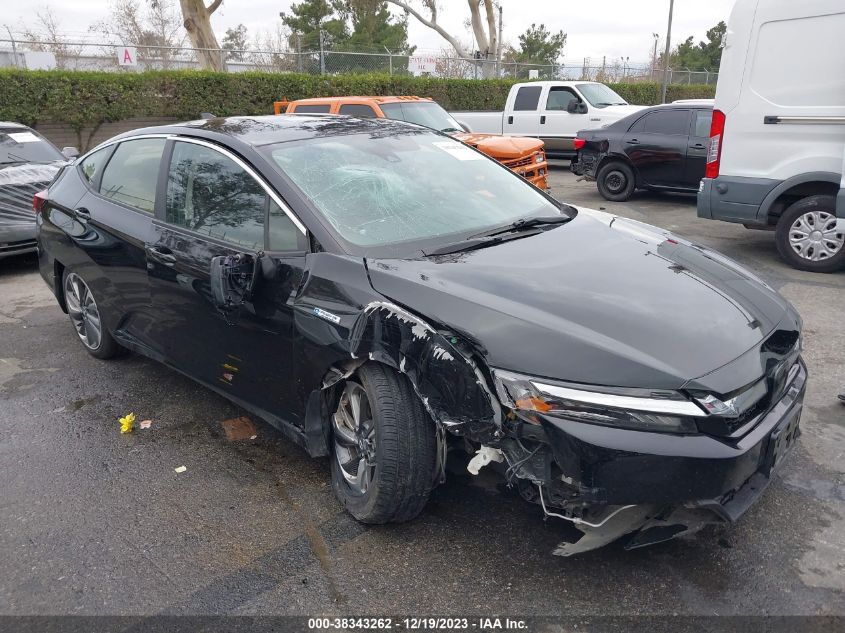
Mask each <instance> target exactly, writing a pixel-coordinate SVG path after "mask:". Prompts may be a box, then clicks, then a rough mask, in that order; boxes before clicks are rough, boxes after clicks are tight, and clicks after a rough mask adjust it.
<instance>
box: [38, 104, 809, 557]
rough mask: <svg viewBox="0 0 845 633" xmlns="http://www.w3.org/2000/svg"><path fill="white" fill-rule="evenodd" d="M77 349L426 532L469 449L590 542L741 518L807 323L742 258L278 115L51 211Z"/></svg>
mask: <svg viewBox="0 0 845 633" xmlns="http://www.w3.org/2000/svg"><path fill="white" fill-rule="evenodd" d="M34 206H35V208H36V209H37V212H38V214H37V222H38V245H39V260H40V269H41V274H42V276H43V277H44V279H45V281H46V282H47V283H48V284H49V286H50V287H51V288H52V290H53V291H54V292H55V295H56V299H57V300H58V303H59V305H60V306H61V308H62V310H64V311H65V312H67V314H68V316H69V317H70V321H71V323H72V325H73V330H74V332H75V333H76V335H77V337H78V338H79V340H80V341H81V342H82V344H83V345H84V346H85V348H86V349H87V350H88V351H89V352H90V353H91V354H93V355H94V356H96V357H98V358H103V359H105V358H110V357H113V356H116V355H118V354H120V353H122V352H124V351H125V350H131V351H133V352H137V353H140V354H144V355H146V356H149V357H151V358H153V359H156V360H158V361H161V362H162V363H164V364H166V365H168V366H170V367H172V368H174V369H176V370H178V371H180V372H182V373H184V374H186V375H187V376H190V377H191V378H193V379H194V380H196V381H198V382H200V383H202V384H203V385H205V386H207V387H208V388H209V389H212V390H214V391H216V392H219V393H221V394H223V395H224V396H226V397H227V398H229V399H231V400H232V401H234V402H235V403H237V404H239V405H240V406H242V407H243V408H245V409H247V410H249V411H251V412H253V413H254V414H256V415H257V416H260V417H262V418H263V419H265V420H267V421H268V422H270V423H271V424H273V425H274V426H276V427H278V428H279V429H280V430H281V431H282V432H283V433H285V435H286V436H287V437H289V438H290V440H291V441H293V442H295V443H297V444H299V445H300V446H302V447H303V448H304V449H305V450H306V451H307V452H308V453H309V454H310V455H312V456H315V457H316V456H330V461H331V470H332V483H333V487H334V490H335V492H336V493H337V497H338V499H340V501H341V503H342V504H343V505H344V506H345V507H346V508H347V509H348V511H349V512H351V513H352V515H353V516H355V517H356V518H357V519H358V520H360V521H364V522H367V523H385V522H391V521H406V520H409V519H412V518H414V517H415V516H416V515H417V514H419V512H420V511H421V510H422V509H423V507H424V506H425V504H426V501H427V499H428V497H429V493H430V492H431V490H432V489H433V488H434V487H435V486H436V485H437V484H438V483H439V482H442V481H443V479H444V477H445V472H446V471H445V463H446V459H447V455H448V454H449V452H450V451H466V452H467V453H469V454H470V455H472V458H471V459H470V460H469V464H468V469H469V471H470V472H473V473H477V472H478V470H479V469H480V468H483V467H486V468H491V469H496V470H497V471H498V472H500V473H501V475H502V476H503V477H504V478H505V479H506V480H507V481H508V483H509V484H510V485H512V486H513V487H515V488H516V489H517V490H518V491H519V492H520V494H521V495H522V496H523V497H524V498H525V499H526V500H527V501H529V502H531V503H535V504H537V505H538V506H539V507H541V508H542V511H543V512H544V513H545V514H547V515H550V516H555V517H559V518H560V519H562V520H566V521H569V522H572V523H574V524H575V525H576V526H577V527H578V528H579V529H580V530H581V531H582V532H583V533H584V535H583V536H582V537H581V538H580V540H578V541H577V542H576V543H563V544H561V546H560V547H559V548H558V549H557V550H556V553H558V554H562V555H571V554H574V553H578V552H581V551H585V550H589V549H593V548H595V547H599V546H601V545H603V544H605V543H608V542H610V541H613V540H615V539H618V538H623V537H624V538H625V539H626V541H625V543H626V547H638V546H642V545H647V544H650V543H655V542H659V541H662V540H666V539H668V538H672V537H674V536H677V535H679V534H684V533H691V532H694V531H696V530H698V529H700V528H701V527H702V526H704V525H706V524H708V523H731V522H734V521H736V520H737V518H738V517H739V516H740V515H741V514H742V513H743V512H744V511H745V510H746V509H747V508H748V507H749V506H750V505H751V504H752V503H753V502H754V501H755V500H756V499H757V498H758V497H759V496H760V494H761V493H762V492H763V490H764V488H765V487H766V484H767V483H768V481H769V478H770V476H771V473H772V470H773V469H775V468H777V467H778V465H779V464H780V462H781V460H782V459H783V458H784V456H785V455H786V454H787V453H788V452H789V450H790V449H791V447H792V446H793V445H794V443H795V440H796V438H797V437H798V435H799V432H800V430H799V419H800V415H801V407H802V402H803V398H804V390H805V383H806V377H807V374H806V369H805V366H804V364H803V362H802V360H801V356H800V354H801V319H800V317H799V316H798V314H797V313H796V312H795V310H794V309H793V307H792V306H791V305H790V304H789V303H788V302H787V301H786V300H785V299H783V297H781V296H780V295H779V294H778V293H777V292H775V291H774V290H772V289H771V288H769V287H768V286H767V285H765V284H764V283H763V282H761V281H760V280H759V279H757V278H756V277H755V276H754V275H752V274H751V273H749V272H748V271H746V270H744V269H742V268H741V267H740V266H738V265H737V264H735V263H734V262H732V261H730V260H728V259H726V258H724V257H722V256H721V255H719V254H717V253H715V252H713V251H710V250H708V249H706V248H703V247H701V246H698V245H696V244H691V243H689V242H687V241H685V240H683V239H680V238H678V237H675V236H673V235H672V234H670V233H667V232H665V231H662V230H660V229H657V228H654V227H650V226H647V225H644V224H641V223H638V222H634V221H631V220H626V219H623V218H619V217H614V216H612V215H608V214H606V213H600V212H597V211H592V210H589V209H579V208H575V207H571V206H568V205H566V204H562V203H560V202H557V201H555V200H554V199H553V198H551V197H549V196H548V195H546V194H545V193H544V192H542V191H540V190H538V189H536V188H534V187H533V186H531V185H530V184H528V183H527V182H525V181H524V180H523V179H522V178H520V177H518V176H515V175H514V174H512V173H511V172H510V171H508V170H507V169H506V168H503V167H502V166H501V165H499V164H498V163H496V162H495V161H493V160H490V159H488V158H486V157H485V156H484V155H482V154H480V153H478V152H476V151H475V150H473V149H471V148H469V147H467V146H464V145H462V144H460V143H458V142H456V141H454V140H453V139H451V138H449V137H448V136H444V135H442V134H439V133H437V132H433V131H431V130H428V129H424V128H420V127H416V126H412V125H409V124H404V123H400V122H394V121H389V120H377V119H368V120H356V119H351V118H345V117H315V116H310V117H309V116H302V115H283V116H275V117H256V118H228V119H210V120H203V121H195V122H190V123H185V124H181V125H173V126H168V127H158V128H147V129H142V130H136V131H134V132H131V133H128V134H124V135H122V136H119V137H116V138H114V139H112V140H110V141H108V142H107V143H105V144H103V145H101V146H99V147H97V148H96V149H94V150H93V151H91V152H89V153H88V154H86V155H85V156H83V157H81V158H80V159H78V160H77V161H76V162H75V163H74V164H73V165H70V166H67V167H65V168H64V170H63V171H62V173H61V174H60V175H59V177H58V178H57V179H56V180H55V181H54V183H53V184H52V185H51V186H50V188H49V191H48V192H46V193H45V194H40V195H38V196H36V199H35V201H34Z"/></svg>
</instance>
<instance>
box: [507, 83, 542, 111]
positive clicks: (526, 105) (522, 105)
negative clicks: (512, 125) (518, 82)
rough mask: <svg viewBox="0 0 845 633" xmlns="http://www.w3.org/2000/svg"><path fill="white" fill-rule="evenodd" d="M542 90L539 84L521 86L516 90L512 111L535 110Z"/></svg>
mask: <svg viewBox="0 0 845 633" xmlns="http://www.w3.org/2000/svg"><path fill="white" fill-rule="evenodd" d="M542 90H543V89H542V88H541V87H540V86H523V87H522V88H520V89H519V90H517V92H516V99H514V102H513V109H514V111H516V112H519V111H525V110H536V109H537V105H538V104H539V103H540V92H542Z"/></svg>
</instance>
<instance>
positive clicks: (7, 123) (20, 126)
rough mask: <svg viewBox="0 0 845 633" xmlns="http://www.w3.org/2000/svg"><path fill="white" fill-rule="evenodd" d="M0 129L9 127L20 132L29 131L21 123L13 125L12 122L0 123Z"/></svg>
mask: <svg viewBox="0 0 845 633" xmlns="http://www.w3.org/2000/svg"><path fill="white" fill-rule="evenodd" d="M0 127H10V128H15V129H20V130H29V129H31V128H29V127H27V126H26V125H24V124H23V123H15V122H14V121H0Z"/></svg>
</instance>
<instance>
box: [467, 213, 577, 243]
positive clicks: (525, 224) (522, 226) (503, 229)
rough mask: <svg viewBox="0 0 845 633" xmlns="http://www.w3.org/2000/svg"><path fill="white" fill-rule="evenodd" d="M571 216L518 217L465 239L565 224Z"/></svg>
mask: <svg viewBox="0 0 845 633" xmlns="http://www.w3.org/2000/svg"><path fill="white" fill-rule="evenodd" d="M571 219H572V218H571V217H569V216H568V215H541V216H537V217H534V218H519V219H518V220H516V221H515V222H511V223H510V224H506V225H505V226H499V227H496V228H494V229H489V230H487V231H483V232H481V233H476V234H475V235H470V236H469V237H468V238H467V239H474V238H477V237H491V236H493V235H502V234H503V233H516V232H519V231H524V230H526V229H531V228H534V227H537V226H545V225H549V224H565V223H566V222H569V221H570V220H571Z"/></svg>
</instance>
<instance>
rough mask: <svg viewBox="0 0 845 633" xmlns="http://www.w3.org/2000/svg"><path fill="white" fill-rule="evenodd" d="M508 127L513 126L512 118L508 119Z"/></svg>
mask: <svg viewBox="0 0 845 633" xmlns="http://www.w3.org/2000/svg"><path fill="white" fill-rule="evenodd" d="M508 125H513V116H509V117H508Z"/></svg>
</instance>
